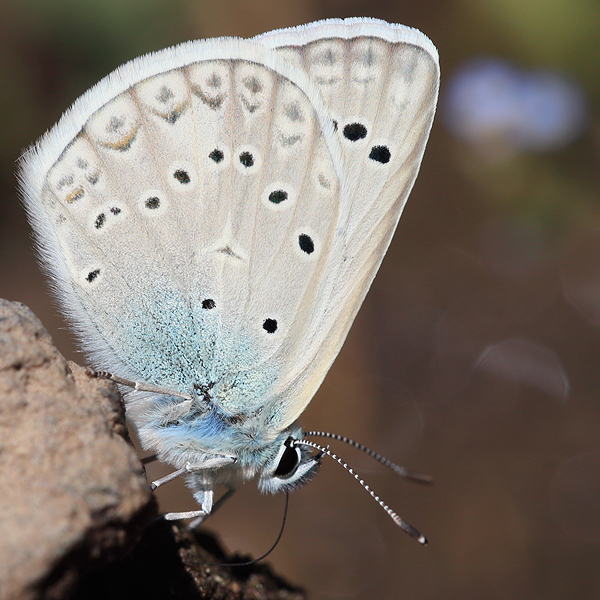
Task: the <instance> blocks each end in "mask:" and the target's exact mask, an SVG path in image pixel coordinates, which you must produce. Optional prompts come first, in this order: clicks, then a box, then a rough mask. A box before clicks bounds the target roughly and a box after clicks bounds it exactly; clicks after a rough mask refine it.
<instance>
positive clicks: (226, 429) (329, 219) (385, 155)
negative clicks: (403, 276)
mask: <svg viewBox="0 0 600 600" xmlns="http://www.w3.org/2000/svg"><path fill="white" fill-rule="evenodd" d="M438 87H439V65H438V54H437V50H436V49H435V47H434V45H433V44H432V43H431V41H430V40H429V39H428V38H427V37H426V36H425V35H423V34H422V33H420V32H419V31H417V30H415V29H411V28H408V27H405V26H402V25H394V24H388V23H386V22H384V21H380V20H375V19H368V18H354V19H345V20H340V19H331V20H325V21H319V22H315V23H311V24H308V25H302V26H299V27H294V28H290V29H281V30H276V31H272V32H269V33H265V34H263V35H259V36H257V37H255V38H252V39H239V38H216V39H208V40H200V41H193V42H188V43H184V44H181V45H178V46H175V47H172V48H168V49H166V50H162V51H160V52H156V53H152V54H148V55H146V56H142V57H140V58H137V59H135V60H133V61H131V62H129V63H127V64H125V65H123V66H121V67H120V68H118V69H117V70H116V71H114V72H113V73H111V74H110V75H108V76H107V77H106V78H105V79H103V80H102V81H100V82H99V83H98V84H97V85H95V86H94V87H93V88H91V89H90V90H89V91H88V92H86V93H85V94H84V95H83V96H82V97H81V98H79V99H78V100H77V101H76V102H75V103H74V104H73V106H72V107H71V108H70V109H69V110H68V111H67V112H66V113H65V114H64V115H63V117H62V118H61V119H60V121H59V122H58V124H57V125H55V126H54V127H53V128H52V129H51V130H50V131H49V132H48V133H46V134H45V135H44V136H43V137H42V138H41V139H40V140H39V141H38V142H37V143H36V144H35V145H34V146H33V147H32V148H30V149H29V150H28V151H27V152H26V154H25V155H24V157H23V159H22V161H21V170H20V181H21V189H22V194H23V197H24V202H25V206H26V209H27V212H28V216H29V219H30V223H31V225H32V228H33V231H34V234H35V238H36V241H37V250H38V252H39V255H40V257H41V262H42V264H43V267H44V268H45V270H46V272H47V274H48V275H49V278H50V281H51V285H52V288H53V290H54V292H55V294H56V297H57V298H58V300H59V303H60V306H61V308H62V311H63V313H64V314H65V316H66V318H67V319H68V321H70V323H71V325H72V327H73V329H74V331H75V332H76V334H77V336H78V339H79V341H80V343H81V346H82V347H83V349H84V350H85V352H86V353H87V355H88V357H89V360H90V363H91V364H92V365H93V366H94V368H95V369H97V370H98V373H99V374H100V375H101V376H105V377H109V378H112V379H113V380H114V381H116V382H117V383H119V384H121V387H122V389H123V391H124V393H125V402H126V413H127V417H128V419H129V421H130V423H132V424H133V425H134V427H135V428H136V430H137V433H138V436H139V439H140V441H141V444H142V446H143V447H144V448H145V449H146V450H149V451H152V452H154V453H155V455H156V456H157V458H158V459H159V460H161V461H163V462H166V463H168V464H170V465H172V466H173V467H174V468H175V469H176V471H175V472H174V473H173V475H171V476H167V477H166V478H164V480H162V481H159V482H156V485H158V484H160V483H164V482H166V481H167V480H170V479H172V478H174V477H175V476H180V475H184V476H185V478H186V481H187V484H188V486H189V488H190V489H191V491H192V493H193V495H194V498H195V499H196V501H197V502H198V504H199V505H200V509H199V510H197V511H191V512H186V513H170V514H169V515H167V518H182V517H196V518H200V519H202V518H203V517H205V516H206V515H208V514H210V512H211V510H213V504H214V494H215V491H214V490H215V486H216V485H218V484H222V485H225V486H227V487H228V488H229V489H232V490H233V489H235V487H237V486H238V485H239V484H240V483H242V482H245V481H247V480H249V479H252V478H255V477H256V478H257V479H258V487H259V488H260V489H261V490H262V491H265V492H278V491H290V490H292V489H294V488H295V487H297V486H299V485H301V484H302V483H304V482H306V481H308V480H309V479H311V478H312V477H313V476H314V475H315V473H316V471H317V469H318V467H319V465H320V462H321V457H322V456H323V454H329V455H332V456H334V457H335V455H333V453H331V452H330V451H329V449H328V448H326V447H323V446H320V445H318V444H316V443H314V442H310V441H309V440H307V439H306V438H307V437H308V434H303V432H302V429H301V427H300V426H299V425H298V424H297V423H296V421H297V419H298V417H299V416H300V415H301V413H302V412H303V410H304V409H305V407H306V405H307V404H308V403H309V402H310V400H311V398H312V397H313V395H314V394H315V392H316V390H317V388H318V387H319V385H320V384H321V382H322V380H323V379H324V377H325V375H326V373H327V371H328V370H329V368H330V366H331V364H332V362H333V361H334V359H335V357H336V355H337V354H338V352H339V350H340V348H341V346H342V344H343V342H344V339H345V338H346V336H347V334H348V330H349V328H350V326H351V324H352V322H353V320H354V318H355V316H356V313H357V312H358V310H359V308H360V305H361V303H362V301H363V299H364V297H365V295H366V293H367V291H368V289H369V287H370V285H371V282H372V280H373V278H374V276H375V274H376V272H377V270H378V268H379V265H380V264H381V261H382V259H383V256H384V254H385V252H386V250H387V247H388V245H389V243H390V240H391V238H392V235H393V233H394V230H395V228H396V225H397V223H398V219H399V218H400V215H401V213H402V209H403V207H404V205H405V203H406V200H407V197H408V194H409V192H410V190H411V188H412V186H413V183H414V181H415V178H416V176H417V173H418V170H419V167H420V163H421V159H422V156H423V152H424V150H425V144H426V142H427V139H428V136H429V131H430V128H431V125H432V121H433V117H434V112H435V107H436V102H437V95H438ZM310 433H311V434H312V435H327V436H329V437H334V438H336V439H341V440H342V441H348V442H349V443H352V444H353V445H356V446H357V447H360V445H359V444H357V443H355V442H352V441H351V440H347V439H346V438H342V437H341V436H333V435H332V434H323V433H320V432H310ZM361 448H362V449H364V450H365V451H368V452H369V453H371V455H373V456H375V457H376V458H377V457H379V455H376V454H375V453H373V452H372V451H369V450H368V449H365V448H364V447H361ZM315 450H317V451H318V452H317V453H315ZM335 458H336V459H337V457H335ZM378 460H382V462H384V463H385V459H382V457H379V458H378ZM387 462H388V463H389V461H387ZM390 465H391V466H392V468H394V467H395V465H393V464H392V463H389V465H388V466H390ZM367 487H368V486H367ZM372 495H374V494H372ZM377 499H378V498H377ZM378 500H379V499H378ZM380 504H382V506H384V508H385V509H386V510H387V511H388V512H389V513H390V515H391V516H392V517H393V518H395V520H396V521H397V522H398V524H400V525H401V526H402V527H403V528H404V529H406V530H407V531H408V532H409V533H411V535H414V536H415V537H418V539H420V538H419V536H420V534H418V532H417V533H415V532H414V531H412V530H411V529H409V528H410V526H409V525H408V524H406V523H404V522H403V521H402V520H401V519H400V518H399V517H397V515H395V513H393V512H392V511H391V509H389V508H388V507H387V506H386V505H384V504H383V503H382V502H381V501H380ZM396 517H397V519H396ZM415 531H416V530H415ZM417 534H418V535H417ZM423 540H424V538H423ZM423 540H421V541H423Z"/></svg>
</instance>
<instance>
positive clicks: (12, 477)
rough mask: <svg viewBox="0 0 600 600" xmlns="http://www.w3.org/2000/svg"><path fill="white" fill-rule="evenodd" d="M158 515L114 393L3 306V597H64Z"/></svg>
mask: <svg viewBox="0 0 600 600" xmlns="http://www.w3.org/2000/svg"><path fill="white" fill-rule="evenodd" d="M155 511H156V507H155V504H154V500H153V498H152V496H151V494H150V491H149V489H148V485H147V483H146V480H145V477H144V472H143V468H142V467H141V465H140V462H139V460H138V458H137V456H136V454H135V451H134V449H133V447H132V446H131V445H130V443H129V440H128V437H127V429H126V427H125V421H124V415H123V408H122V403H121V399H120V395H119V393H118V390H117V389H116V387H115V386H114V385H113V384H111V383H110V382H107V381H103V380H100V379H93V378H90V377H89V376H87V375H86V372H85V370H84V369H82V368H81V367H78V366H77V365H75V364H72V363H70V364H67V362H66V361H65V359H64V358H63V357H62V356H61V355H60V353H59V352H58V350H56V348H55V347H54V346H53V345H52V340H51V339H50V336H49V335H48V333H47V332H46V331H45V329H44V328H43V327H42V325H41V323H40V322H39V321H38V319H37V318H36V317H35V316H34V315H33V313H31V311H30V310H29V309H28V308H27V307H26V306H24V305H22V304H19V303H11V302H7V301H5V300H0V599H2V600H9V599H10V600H12V599H17V598H18V599H19V600H28V599H32V598H38V597H47V598H53V597H55V598H60V597H64V595H65V594H66V593H67V592H68V590H69V589H70V588H71V587H72V585H73V584H74V583H75V582H76V581H77V580H78V579H79V577H80V576H81V574H82V573H84V572H85V571H88V570H91V569H93V568H94V567H95V566H97V564H99V563H102V562H106V561H108V560H111V559H113V558H114V556H118V555H119V554H123V553H124V552H125V551H126V550H127V549H128V547H131V545H132V544H133V543H134V542H135V541H136V540H137V538H139V536H140V535H141V533H142V531H141V528H142V526H143V525H144V523H146V522H148V521H149V520H150V519H151V518H152V516H153V513H155Z"/></svg>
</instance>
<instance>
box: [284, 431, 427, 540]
mask: <svg viewBox="0 0 600 600" xmlns="http://www.w3.org/2000/svg"><path fill="white" fill-rule="evenodd" d="M293 445H294V446H310V447H311V448H314V449H315V450H318V451H319V452H321V453H322V454H327V456H329V457H331V458H333V460H335V461H336V462H337V463H338V464H340V465H342V467H344V469H346V471H348V473H350V475H352V476H353V477H354V479H356V481H358V483H360V485H362V486H363V488H364V489H365V490H366V491H367V492H369V494H370V495H371V497H372V498H373V499H374V500H375V502H377V504H379V506H381V508H383V510H385V512H386V513H387V514H388V515H389V516H390V517H391V519H392V520H393V521H394V523H396V525H398V527H400V529H402V531H404V532H406V533H408V535H410V536H411V537H412V538H414V539H415V540H417V542H419V543H420V544H423V546H426V545H427V538H426V537H425V536H424V535H423V534H422V533H421V532H420V531H418V530H417V529H415V528H414V527H413V526H412V525H410V524H409V523H407V522H406V521H405V520H404V519H402V518H401V517H399V516H398V515H397V514H396V513H395V512H394V511H393V510H392V509H391V508H390V507H389V506H388V505H387V504H386V503H385V502H384V501H383V500H382V499H381V498H380V497H379V496H378V495H377V494H376V493H375V492H374V491H373V490H372V489H371V488H370V487H369V486H368V485H367V483H366V482H365V481H364V480H363V479H362V478H361V477H360V475H359V474H358V473H357V472H356V471H354V469H352V467H350V465H348V464H347V463H345V462H344V461H343V460H342V459H341V458H340V457H339V456H337V455H336V454H334V453H333V452H331V450H329V448H325V447H324V446H320V445H319V444H315V443H314V442H311V441H310V440H305V439H302V440H294V441H293ZM374 454H375V453H374ZM384 464H385V463H384Z"/></svg>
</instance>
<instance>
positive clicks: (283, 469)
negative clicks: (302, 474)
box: [274, 446, 300, 479]
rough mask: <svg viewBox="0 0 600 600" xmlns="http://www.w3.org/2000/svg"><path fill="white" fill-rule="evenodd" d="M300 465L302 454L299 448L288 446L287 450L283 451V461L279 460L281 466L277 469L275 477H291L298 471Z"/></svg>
mask: <svg viewBox="0 0 600 600" xmlns="http://www.w3.org/2000/svg"><path fill="white" fill-rule="evenodd" d="M299 464H300V452H299V451H298V449H297V448H294V447H293V446H286V449H285V450H284V451H283V454H282V455H281V459H280V460H279V464H278V465H277V468H276V469H275V473H274V475H275V476H276V477H280V478H283V479H285V478H286V477H289V476H290V475H292V474H293V473H294V471H296V469H297V468H298V465H299Z"/></svg>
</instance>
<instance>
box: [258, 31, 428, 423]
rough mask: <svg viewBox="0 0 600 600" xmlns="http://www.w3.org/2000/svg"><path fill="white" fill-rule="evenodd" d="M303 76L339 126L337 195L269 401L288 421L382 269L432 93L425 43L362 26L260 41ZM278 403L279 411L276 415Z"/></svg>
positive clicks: (419, 37) (421, 144)
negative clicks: (320, 262)
mask: <svg viewBox="0 0 600 600" xmlns="http://www.w3.org/2000/svg"><path fill="white" fill-rule="evenodd" d="M257 40H258V41H260V42H261V43H265V44H266V45H268V46H269V47H273V48H274V49H275V50H276V51H277V52H279V53H280V54H281V55H282V56H284V57H285V58H286V60H288V61H290V62H291V63H292V64H295V65H296V66H297V67H298V68H302V69H303V70H304V71H305V72H306V73H308V74H310V76H311V78H312V80H313V81H314V83H315V85H316V87H317V88H318V90H319V92H320V93H321V96H322V97H323V100H324V103H325V106H326V108H327V110H328V112H329V114H330V115H331V118H332V119H334V120H335V123H336V135H337V137H338V139H339V141H340V145H341V147H342V154H343V173H342V181H343V187H342V190H341V195H340V204H341V208H340V217H339V221H338V223H337V225H336V235H335V240H334V247H333V249H332V252H331V255H330V257H329V262H328V264H327V277H324V278H323V280H322V281H321V282H320V287H319V291H318V293H317V294H316V295H315V303H314V305H313V306H312V307H310V308H308V307H307V308H305V310H307V311H310V312H311V318H310V320H309V322H310V324H309V327H307V328H306V330H305V331H303V332H302V334H301V336H302V341H301V342H300V343H299V347H301V348H303V349H305V353H304V354H303V355H302V356H301V357H298V356H294V362H293V363H290V364H289V366H288V369H289V372H290V378H289V381H288V382H286V383H288V385H289V387H287V388H286V389H285V390H283V389H282V390H281V395H280V396H278V397H277V398H276V400H274V403H273V411H274V412H276V413H277V415H278V416H279V417H280V418H281V425H282V426H285V425H288V424H289V423H291V422H293V421H294V420H295V419H296V418H297V417H298V415H299V414H300V413H301V412H302V411H303V410H304V408H305V406H306V404H307V403H308V402H309V401H310V399H311V398H312V396H313V394H314V393H315V391H316V390H317V388H318V386H319V385H320V383H321V381H322V379H323V377H324V376H325V374H326V372H327V370H328V369H329V367H330V366H331V364H332V362H333V360H334V358H335V356H336V355H337V353H338V352H339V349H340V348H341V345H342V344H343V341H344V339H345V338H346V335H347V333H348V330H349V328H350V326H351V324H352V322H353V320H354V317H355V315H356V313H357V311H358V309H359V308H360V305H361V303H362V301H363V299H364V296H365V294H366V292H367V291H368V288H369V286H370V284H371V281H372V280H373V277H374V276H375V273H376V272H377V269H378V268H379V265H380V263H381V260H382V259H383V256H384V254H385V251H386V250H387V247H388V245H389V242H390V240H391V237H392V235H393V233H394V230H395V228H396V225H397V223H398V219H399V218H400V215H401V213H402V209H403V208H404V205H405V203H406V200H407V198H408V194H409V193H410V190H411V189H412V185H413V183H414V181H415V178H416V176H417V173H418V170H419V166H420V163H421V158H422V155H423V152H424V150H425V144H426V141H427V138H428V136H429V130H430V128H431V123H432V121H433V115H434V112H435V106H436V101H437V93H438V85H439V67H438V63H437V51H436V50H435V48H434V46H433V44H431V42H430V41H429V40H428V38H427V37H426V36H424V35H423V34H421V33H420V32H418V31H416V30H414V29H410V28H407V27H403V26H390V25H388V24H383V23H382V22H380V21H375V20H365V19H347V20H345V21H339V20H331V21H325V22H319V23H316V24H312V25H308V26H301V27H298V28H294V29H289V30H281V31H278V32H277V31H276V32H271V33H268V34H264V35H262V36H259V37H258V38H257ZM278 404H283V405H284V406H285V409H282V408H281V406H279V405H278Z"/></svg>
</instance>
